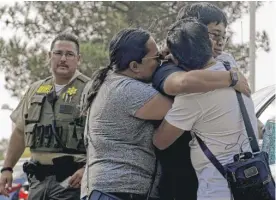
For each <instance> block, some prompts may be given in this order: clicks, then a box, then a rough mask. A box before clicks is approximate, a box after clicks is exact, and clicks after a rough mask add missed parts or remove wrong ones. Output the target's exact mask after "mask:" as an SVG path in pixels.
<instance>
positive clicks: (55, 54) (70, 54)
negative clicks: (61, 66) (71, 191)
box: [52, 51, 76, 60]
mask: <svg viewBox="0 0 276 200" xmlns="http://www.w3.org/2000/svg"><path fill="white" fill-rule="evenodd" d="M52 53H53V57H55V58H58V59H61V58H62V56H63V55H65V58H66V60H73V59H74V58H75V57H76V54H74V53H73V52H70V51H69V52H62V51H53V52H52Z"/></svg>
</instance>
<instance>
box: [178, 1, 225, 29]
mask: <svg viewBox="0 0 276 200" xmlns="http://www.w3.org/2000/svg"><path fill="white" fill-rule="evenodd" d="M187 17H194V18H196V19H198V20H199V21H200V22H201V23H203V24H205V25H206V26H207V25H208V24H210V23H217V24H219V23H221V22H222V23H223V24H224V26H225V27H227V25H228V22H227V17H226V15H225V13H224V12H223V11H222V10H221V9H220V8H219V7H217V6H216V5H214V4H211V3H207V2H200V3H193V4H188V5H186V6H184V7H182V8H181V9H180V10H179V12H178V15H177V17H176V20H181V19H184V18H187Z"/></svg>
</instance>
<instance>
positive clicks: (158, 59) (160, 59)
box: [143, 53, 167, 66]
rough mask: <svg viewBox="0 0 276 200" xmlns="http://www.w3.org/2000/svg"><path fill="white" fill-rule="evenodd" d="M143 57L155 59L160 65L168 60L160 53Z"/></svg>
mask: <svg viewBox="0 0 276 200" xmlns="http://www.w3.org/2000/svg"><path fill="white" fill-rule="evenodd" d="M143 59H155V60H156V61H157V62H158V63H159V65H160V66H161V65H162V64H163V63H164V62H166V61H167V60H165V58H164V56H163V55H162V54H160V53H158V54H157V55H156V56H151V57H144V58H143Z"/></svg>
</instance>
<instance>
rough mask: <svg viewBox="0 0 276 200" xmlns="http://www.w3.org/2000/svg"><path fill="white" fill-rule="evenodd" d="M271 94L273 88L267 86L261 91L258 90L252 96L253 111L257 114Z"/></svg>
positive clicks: (273, 92)
mask: <svg viewBox="0 0 276 200" xmlns="http://www.w3.org/2000/svg"><path fill="white" fill-rule="evenodd" d="M273 94H275V86H274V85H273V86H268V87H265V88H263V89H260V90H258V91H257V92H255V93H254V94H253V95H252V100H253V102H254V106H255V109H256V110H255V111H256V112H258V111H259V109H260V108H261V107H262V106H263V105H264V104H265V102H266V101H268V100H269V99H270V98H271V97H272V96H273Z"/></svg>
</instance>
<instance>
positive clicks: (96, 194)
mask: <svg viewBox="0 0 276 200" xmlns="http://www.w3.org/2000/svg"><path fill="white" fill-rule="evenodd" d="M88 200H122V199H120V198H118V197H116V196H114V195H111V194H108V193H105V192H101V191H99V190H93V191H92V192H91V194H90V196H89V198H88Z"/></svg>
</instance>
